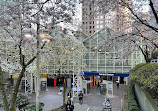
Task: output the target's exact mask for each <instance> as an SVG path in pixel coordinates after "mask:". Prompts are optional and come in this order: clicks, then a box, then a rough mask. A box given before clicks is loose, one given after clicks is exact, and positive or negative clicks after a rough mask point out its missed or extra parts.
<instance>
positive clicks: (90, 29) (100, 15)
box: [82, 0, 132, 36]
mask: <svg viewBox="0 0 158 111" xmlns="http://www.w3.org/2000/svg"><path fill="white" fill-rule="evenodd" d="M97 2H99V0H96V1H93V0H92V1H84V2H83V4H82V27H83V28H82V32H83V33H84V34H86V35H87V36H91V35H93V34H94V33H95V32H98V31H100V30H101V29H103V28H104V27H108V28H110V29H112V30H116V31H125V32H130V31H131V28H129V27H130V26H131V24H132V15H131V13H130V11H129V10H128V9H127V8H125V7H123V6H121V5H119V4H117V5H116V10H110V11H109V12H108V13H104V12H103V11H102V10H101V9H99V8H100V7H99V5H97V4H98V3H97ZM125 2H127V3H128V4H129V5H131V4H132V0H126V1H125ZM127 27H128V28H127Z"/></svg>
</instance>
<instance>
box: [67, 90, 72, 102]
mask: <svg viewBox="0 0 158 111" xmlns="http://www.w3.org/2000/svg"><path fill="white" fill-rule="evenodd" d="M67 98H68V100H71V90H69V92H68V93H67Z"/></svg>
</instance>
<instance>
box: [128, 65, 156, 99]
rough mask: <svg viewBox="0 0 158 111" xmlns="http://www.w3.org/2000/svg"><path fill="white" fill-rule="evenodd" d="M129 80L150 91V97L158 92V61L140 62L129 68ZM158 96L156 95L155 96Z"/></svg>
mask: <svg viewBox="0 0 158 111" xmlns="http://www.w3.org/2000/svg"><path fill="white" fill-rule="evenodd" d="M129 74H130V80H132V81H134V82H136V83H137V84H139V85H140V86H141V88H143V89H145V90H147V91H148V92H152V96H153V97H152V98H156V97H157V94H158V63H147V64H145V63H142V64H138V65H136V66H135V67H134V68H133V69H131V70H130V72H129ZM157 98H158V97H157Z"/></svg>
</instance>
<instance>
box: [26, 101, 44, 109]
mask: <svg viewBox="0 0 158 111" xmlns="http://www.w3.org/2000/svg"><path fill="white" fill-rule="evenodd" d="M43 106H44V104H43V103H40V105H39V111H43ZM24 110H25V111H36V102H32V103H29V104H28V105H26V106H25V107H24Z"/></svg>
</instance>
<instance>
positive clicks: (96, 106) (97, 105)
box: [0, 84, 126, 111]
mask: <svg viewBox="0 0 158 111" xmlns="http://www.w3.org/2000/svg"><path fill="white" fill-rule="evenodd" d="M69 89H70V88H67V92H68V90H69ZM125 89H126V86H125V85H120V88H116V84H114V95H113V96H105V95H100V93H99V89H97V87H93V88H92V89H91V90H90V93H89V94H87V95H84V97H83V104H82V105H80V104H78V98H75V99H74V107H75V109H74V111H87V109H88V108H91V109H92V110H93V111H101V107H102V104H103V102H104V100H105V97H106V98H109V99H110V102H111V105H112V111H119V110H120V109H121V99H122V101H124V90H125ZM48 90H49V91H41V92H40V102H42V103H44V104H45V106H44V109H43V110H44V111H51V109H55V108H58V107H60V106H61V105H62V101H63V97H62V95H61V94H58V93H59V89H58V88H57V87H55V88H54V87H48ZM67 92H66V94H67ZM35 98H36V97H35V93H33V94H32V95H31V101H35ZM66 101H67V100H66ZM0 111H1V109H0Z"/></svg>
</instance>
